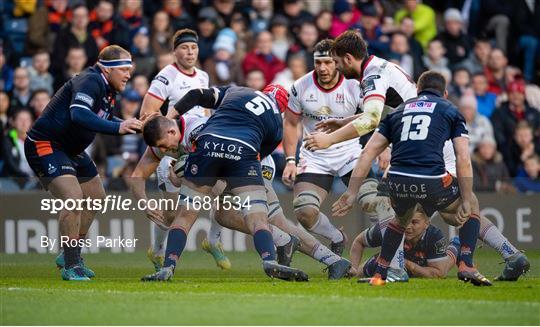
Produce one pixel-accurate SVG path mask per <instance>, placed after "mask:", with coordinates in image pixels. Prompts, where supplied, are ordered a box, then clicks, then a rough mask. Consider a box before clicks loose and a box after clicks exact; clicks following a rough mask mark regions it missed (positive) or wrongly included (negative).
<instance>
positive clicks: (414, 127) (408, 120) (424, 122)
mask: <svg viewBox="0 0 540 327" xmlns="http://www.w3.org/2000/svg"><path fill="white" fill-rule="evenodd" d="M401 122H402V123H403V128H402V129H401V141H407V140H412V141H422V140H425V139H426V138H427V135H428V132H429V124H431V117H430V116H428V115H416V116H413V115H411V116H404V117H403V118H401Z"/></svg>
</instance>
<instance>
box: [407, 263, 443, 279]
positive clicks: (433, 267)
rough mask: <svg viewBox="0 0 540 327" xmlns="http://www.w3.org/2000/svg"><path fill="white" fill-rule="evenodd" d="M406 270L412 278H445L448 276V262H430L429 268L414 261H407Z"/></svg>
mask: <svg viewBox="0 0 540 327" xmlns="http://www.w3.org/2000/svg"><path fill="white" fill-rule="evenodd" d="M405 268H406V269H407V271H408V272H409V274H410V275H411V276H414V277H420V278H445V277H446V275H447V274H448V270H449V269H448V268H450V267H448V264H447V260H446V259H443V260H437V261H431V262H428V264H427V266H425V267H424V266H420V265H418V264H416V263H414V262H412V261H409V260H405Z"/></svg>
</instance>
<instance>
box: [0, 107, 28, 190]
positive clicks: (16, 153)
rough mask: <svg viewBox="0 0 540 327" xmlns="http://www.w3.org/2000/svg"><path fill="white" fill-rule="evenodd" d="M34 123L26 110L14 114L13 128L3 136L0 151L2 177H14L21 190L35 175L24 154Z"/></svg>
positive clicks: (0, 174)
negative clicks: (28, 133) (2, 161)
mask: <svg viewBox="0 0 540 327" xmlns="http://www.w3.org/2000/svg"><path fill="white" fill-rule="evenodd" d="M32 123H33V120H32V113H31V112H30V111H28V110H26V109H19V110H17V111H15V112H14V113H13V117H12V119H11V124H12V126H13V128H12V129H11V130H9V131H8V133H7V134H6V135H5V136H3V135H2V137H3V138H4V139H3V142H2V149H1V150H0V151H1V153H2V156H1V157H2V158H3V160H4V164H3V167H2V172H1V173H0V176H2V177H14V181H15V182H16V183H17V184H19V187H21V188H22V187H23V186H24V185H25V184H26V182H27V181H28V178H29V177H31V176H33V175H34V173H33V172H32V169H31V168H30V165H28V161H27V160H26V156H25V153H24V140H25V139H26V133H27V132H28V130H30V127H31V126H32Z"/></svg>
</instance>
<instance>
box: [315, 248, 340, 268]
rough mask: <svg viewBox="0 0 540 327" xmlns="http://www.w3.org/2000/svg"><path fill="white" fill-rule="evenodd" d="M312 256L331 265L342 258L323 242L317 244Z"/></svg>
mask: <svg viewBox="0 0 540 327" xmlns="http://www.w3.org/2000/svg"><path fill="white" fill-rule="evenodd" d="M311 256H312V257H313V258H314V259H315V260H317V261H319V262H322V263H324V264H325V265H327V266H330V265H331V264H333V263H335V262H338V261H339V260H340V259H341V257H340V256H339V255H337V254H335V253H334V252H332V251H330V249H329V248H327V247H326V246H324V245H322V244H321V243H319V244H316V245H315V247H314V249H313V251H312V254H311Z"/></svg>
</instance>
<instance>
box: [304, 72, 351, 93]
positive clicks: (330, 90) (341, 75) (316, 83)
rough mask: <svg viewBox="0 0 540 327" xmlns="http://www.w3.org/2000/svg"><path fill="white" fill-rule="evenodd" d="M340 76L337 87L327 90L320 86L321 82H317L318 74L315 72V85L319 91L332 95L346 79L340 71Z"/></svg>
mask: <svg viewBox="0 0 540 327" xmlns="http://www.w3.org/2000/svg"><path fill="white" fill-rule="evenodd" d="M338 74H339V79H338V81H337V83H336V85H334V86H333V87H332V88H330V89H325V88H324V87H322V86H321V85H320V84H319V81H318V80H317V72H315V71H313V74H312V76H313V83H314V84H315V86H317V88H318V89H319V90H321V91H322V92H324V93H330V92H332V91H334V90H335V89H337V88H338V87H339V86H340V85H341V83H343V80H344V79H345V77H344V76H343V74H341V73H340V72H339V71H338Z"/></svg>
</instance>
